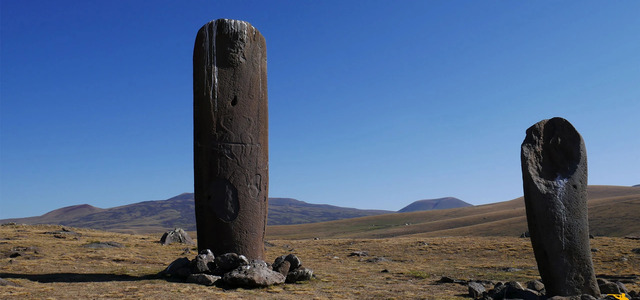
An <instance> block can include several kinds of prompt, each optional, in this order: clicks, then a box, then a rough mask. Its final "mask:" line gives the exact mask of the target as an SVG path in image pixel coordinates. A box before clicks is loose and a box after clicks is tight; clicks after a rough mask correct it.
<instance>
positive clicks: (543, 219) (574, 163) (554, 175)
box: [521, 118, 600, 297]
mask: <svg viewBox="0 0 640 300" xmlns="http://www.w3.org/2000/svg"><path fill="white" fill-rule="evenodd" d="M521 159H522V181H523V187H524V202H525V207H526V210H527V223H528V225H529V234H530V235H531V245H532V246H533V252H534V254H535V257H536V261H537V262H538V270H539V271H540V276H541V277H542V281H543V282H544V286H545V288H546V292H547V296H548V297H552V296H572V295H581V294H589V295H593V296H599V295H600V290H599V289H598V285H597V283H596V278H595V273H594V270H593V263H592V261H591V247H590V246H589V224H588V220H587V152H586V149H585V145H584V141H583V140H582V137H581V136H580V134H579V133H578V132H577V131H576V130H575V128H574V127H573V126H572V125H571V123H569V121H567V120H565V119H562V118H553V119H549V120H543V121H540V122H538V123H536V124H535V125H533V126H531V127H530V128H529V129H527V136H526V138H525V139H524V142H523V143H522V148H521Z"/></svg>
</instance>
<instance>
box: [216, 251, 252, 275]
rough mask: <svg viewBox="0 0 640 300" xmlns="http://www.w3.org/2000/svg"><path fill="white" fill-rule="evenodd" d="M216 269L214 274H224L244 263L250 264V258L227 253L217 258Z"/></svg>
mask: <svg viewBox="0 0 640 300" xmlns="http://www.w3.org/2000/svg"><path fill="white" fill-rule="evenodd" d="M214 262H215V265H216V269H215V270H214V272H213V273H214V274H218V275H221V274H224V273H227V272H229V271H231V270H233V269H236V268H238V267H240V266H243V265H248V264H249V260H248V259H247V258H246V257H245V256H244V255H238V254H236V253H225V254H222V255H219V256H217V257H216V258H215V261H214Z"/></svg>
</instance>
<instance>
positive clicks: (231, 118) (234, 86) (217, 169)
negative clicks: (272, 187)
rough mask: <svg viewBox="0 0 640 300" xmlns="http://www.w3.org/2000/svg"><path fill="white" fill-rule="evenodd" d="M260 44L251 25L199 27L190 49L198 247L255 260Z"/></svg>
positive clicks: (264, 148)
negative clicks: (191, 49) (191, 52)
mask: <svg viewBox="0 0 640 300" xmlns="http://www.w3.org/2000/svg"><path fill="white" fill-rule="evenodd" d="M266 53H267V52H266V43H265V39H264V37H263V36H262V35H261V34H260V32H259V31H258V30H257V29H256V28H254V27H253V26H251V24H249V23H247V22H243V21H237V20H227V19H219V20H215V21H212V22H209V23H207V24H205V25H204V26H203V27H202V28H200V30H199V31H198V34H197V36H196V41H195V45H194V51H193V122H194V124H193V132H194V190H195V210H196V211H195V212H196V226H197V232H198V249H199V250H203V249H211V251H212V252H213V254H214V255H216V256H218V255H221V254H224V253H242V254H243V255H246V256H247V257H248V258H249V259H262V258H263V255H264V236H265V229H266V224H267V201H268V200H267V199H268V198H267V197H268V186H269V183H268V181H269V170H268V167H269V164H268V132H267V130H268V111H267V108H268V107H267V54H266Z"/></svg>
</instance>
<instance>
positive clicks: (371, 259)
mask: <svg viewBox="0 0 640 300" xmlns="http://www.w3.org/2000/svg"><path fill="white" fill-rule="evenodd" d="M366 261H367V262H368V263H380V262H390V261H391V260H390V259H388V258H385V257H374V258H369V259H367V260H366Z"/></svg>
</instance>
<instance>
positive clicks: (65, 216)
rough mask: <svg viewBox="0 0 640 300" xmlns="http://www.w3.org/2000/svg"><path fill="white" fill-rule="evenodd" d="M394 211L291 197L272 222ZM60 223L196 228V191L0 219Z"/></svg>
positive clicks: (281, 201) (122, 228) (277, 206)
mask: <svg viewBox="0 0 640 300" xmlns="http://www.w3.org/2000/svg"><path fill="white" fill-rule="evenodd" d="M386 213H392V211H385V210H360V209H355V208H346V207H338V206H332V205H323V204H311V203H306V202H304V201H299V200H296V199H290V198H270V199H269V214H268V220H267V221H268V224H269V225H288V224H302V223H310V222H324V221H332V220H339V219H346V218H355V217H364V216H372V215H380V214H386ZM7 222H16V223H24V224H60V225H65V226H73V227H84V228H93V229H101V230H108V231H115V232H127V233H149V232H162V231H166V230H168V229H172V228H174V227H181V228H184V229H185V230H190V231H194V230H196V220H195V202H194V195H193V193H184V194H180V195H178V196H175V197H172V198H169V199H167V200H159V201H144V202H139V203H134V204H129V205H124V206H119V207H113V208H107V209H101V208H97V207H93V206H91V205H88V204H82V205H74V206H68V207H63V208H59V209H56V210H53V211H51V212H48V213H46V214H44V215H42V216H38V217H28V218H19V219H6V220H0V223H7Z"/></svg>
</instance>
